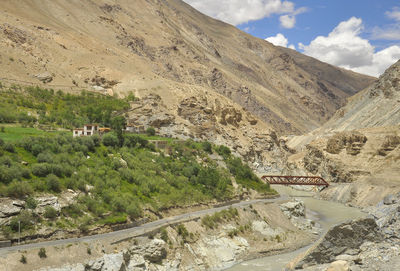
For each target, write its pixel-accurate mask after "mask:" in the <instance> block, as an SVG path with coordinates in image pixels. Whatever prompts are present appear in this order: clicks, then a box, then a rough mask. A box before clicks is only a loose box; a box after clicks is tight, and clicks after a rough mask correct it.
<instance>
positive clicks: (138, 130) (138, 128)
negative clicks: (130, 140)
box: [125, 124, 146, 134]
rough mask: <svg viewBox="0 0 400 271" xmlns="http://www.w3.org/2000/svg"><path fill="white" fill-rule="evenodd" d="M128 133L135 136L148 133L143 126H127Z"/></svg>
mask: <svg viewBox="0 0 400 271" xmlns="http://www.w3.org/2000/svg"><path fill="white" fill-rule="evenodd" d="M125 131H126V132H128V133H135V134H144V133H145V132H146V128H145V127H144V126H143V125H133V124H130V125H127V126H126V129H125Z"/></svg>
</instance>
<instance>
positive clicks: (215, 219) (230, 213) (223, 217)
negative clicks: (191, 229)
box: [201, 208, 239, 229]
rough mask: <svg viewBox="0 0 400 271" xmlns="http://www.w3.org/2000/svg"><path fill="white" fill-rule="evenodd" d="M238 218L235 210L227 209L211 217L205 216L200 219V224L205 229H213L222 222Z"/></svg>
mask: <svg viewBox="0 0 400 271" xmlns="http://www.w3.org/2000/svg"><path fill="white" fill-rule="evenodd" d="M238 216H239V212H238V210H237V209H235V208H229V209H227V210H222V211H220V212H217V213H214V214H213V215H206V216H204V217H203V218H202V219H201V223H202V224H203V226H205V227H206V228H210V229H214V228H216V226H217V225H218V224H219V223H221V222H223V221H229V220H232V219H234V218H236V217H238Z"/></svg>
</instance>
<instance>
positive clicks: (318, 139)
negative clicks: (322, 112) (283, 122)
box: [288, 61, 400, 205]
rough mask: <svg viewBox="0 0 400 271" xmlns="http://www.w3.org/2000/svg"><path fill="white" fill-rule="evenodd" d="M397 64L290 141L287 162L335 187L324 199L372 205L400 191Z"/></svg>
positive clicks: (399, 71)
mask: <svg viewBox="0 0 400 271" xmlns="http://www.w3.org/2000/svg"><path fill="white" fill-rule="evenodd" d="M399 82H400V61H398V62H397V63H395V64H394V65H392V66H391V67H390V68H389V69H387V70H386V72H385V73H384V74H383V75H382V76H381V77H380V78H379V80H378V81H377V82H376V83H374V84H373V85H372V86H371V87H369V88H367V89H365V90H364V91H362V92H360V93H358V94H357V95H355V96H353V97H351V98H350V99H349V102H348V103H347V105H346V106H345V107H343V108H341V109H340V110H338V112H337V113H336V114H335V116H334V117H333V118H332V119H331V120H329V121H328V122H327V123H326V124H325V125H323V126H322V127H321V128H319V129H317V130H315V131H313V132H312V133H309V134H307V135H303V136H298V137H294V138H292V139H291V140H290V142H289V144H288V145H289V146H290V147H292V148H297V149H298V150H299V151H300V152H299V153H296V154H295V155H292V156H291V157H290V158H289V160H290V161H291V162H293V163H295V164H297V166H298V167H299V168H303V169H304V170H305V171H306V172H308V173H312V174H317V175H321V176H323V177H325V178H326V179H328V180H329V181H331V182H334V183H338V184H337V185H333V186H332V187H331V188H329V189H327V190H326V191H324V192H323V194H322V195H323V196H324V197H327V198H331V199H332V198H333V199H336V200H340V201H343V202H352V203H354V204H358V205H374V204H376V203H378V202H379V201H380V200H381V199H382V198H383V197H384V196H385V195H387V194H392V193H396V192H398V191H400V186H399V184H400V181H399V177H398V176H399V174H400V167H399V160H400V84H399Z"/></svg>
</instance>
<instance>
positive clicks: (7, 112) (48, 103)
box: [0, 86, 134, 129]
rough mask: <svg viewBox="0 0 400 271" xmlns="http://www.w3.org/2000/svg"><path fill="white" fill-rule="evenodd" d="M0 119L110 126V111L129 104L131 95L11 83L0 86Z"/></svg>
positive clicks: (68, 125)
mask: <svg viewBox="0 0 400 271" xmlns="http://www.w3.org/2000/svg"><path fill="white" fill-rule="evenodd" d="M0 91H1V95H0V123H20V124H23V125H25V126H32V125H33V124H35V123H39V124H41V125H48V126H50V127H51V126H53V127H63V128H67V129H71V128H74V127H80V126H82V125H83V124H85V123H99V124H101V125H104V126H108V127H111V126H112V124H113V118H114V117H115V116H113V112H114V111H116V112H121V111H123V110H126V109H128V108H129V101H130V100H132V99H133V98H134V97H133V98H132V97H131V96H128V98H126V99H116V98H114V97H110V96H107V95H101V94H97V93H93V92H87V91H82V92H81V93H80V94H79V95H73V94H69V93H63V92H61V91H57V92H56V91H54V90H52V89H50V90H49V89H42V88H39V87H26V88H23V87H19V86H13V87H10V88H8V89H6V88H2V89H0Z"/></svg>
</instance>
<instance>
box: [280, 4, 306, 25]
mask: <svg viewBox="0 0 400 271" xmlns="http://www.w3.org/2000/svg"><path fill="white" fill-rule="evenodd" d="M307 10H308V9H307V8H306V7H301V8H298V9H296V10H295V11H293V12H291V13H290V14H286V15H282V16H281V17H279V21H280V22H281V26H282V27H284V28H288V29H291V28H293V27H294V26H295V25H296V16H297V15H299V14H301V13H304V12H307Z"/></svg>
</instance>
